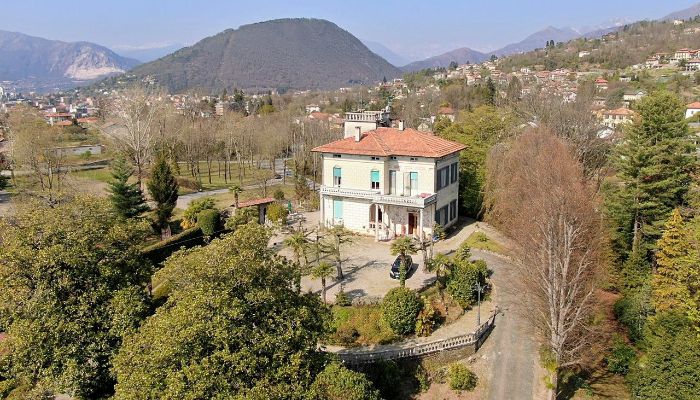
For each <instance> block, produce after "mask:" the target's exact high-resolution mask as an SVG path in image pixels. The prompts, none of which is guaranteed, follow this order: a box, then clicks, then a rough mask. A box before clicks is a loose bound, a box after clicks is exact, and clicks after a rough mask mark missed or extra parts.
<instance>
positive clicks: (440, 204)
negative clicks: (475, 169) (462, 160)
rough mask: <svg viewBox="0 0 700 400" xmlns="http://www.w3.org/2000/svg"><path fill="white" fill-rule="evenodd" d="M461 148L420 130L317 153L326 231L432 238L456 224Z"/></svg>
mask: <svg viewBox="0 0 700 400" xmlns="http://www.w3.org/2000/svg"><path fill="white" fill-rule="evenodd" d="M464 148H465V146H463V145H462V144H460V143H456V142H452V141H449V140H445V139H442V138H439V137H437V136H433V135H432V134H430V133H426V132H419V131H417V130H415V129H403V124H402V123H399V128H398V129H396V128H388V127H378V128H376V129H373V130H370V131H366V132H363V131H362V128H361V127H360V126H357V127H355V132H354V133H351V134H347V133H346V135H345V138H344V139H341V140H337V141H335V142H331V143H328V144H325V145H323V146H319V147H316V148H314V149H313V150H312V151H314V152H317V153H321V156H322V158H323V177H322V186H321V190H320V196H321V216H320V223H321V224H322V225H323V226H334V225H344V226H345V227H346V228H348V229H350V230H352V231H355V232H359V233H363V234H367V235H373V236H374V237H375V239H376V240H390V239H392V238H394V237H396V236H401V235H411V236H415V237H422V236H425V235H431V234H432V230H433V224H434V223H438V224H440V225H442V226H450V225H452V224H454V223H455V222H456V221H457V198H458V182H459V179H458V171H459V152H460V151H462V150H463V149H464Z"/></svg>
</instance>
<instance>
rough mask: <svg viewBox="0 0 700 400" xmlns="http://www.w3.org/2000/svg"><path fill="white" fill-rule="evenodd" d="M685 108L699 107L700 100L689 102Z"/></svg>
mask: <svg viewBox="0 0 700 400" xmlns="http://www.w3.org/2000/svg"><path fill="white" fill-rule="evenodd" d="M686 108H693V109H700V102H697V101H696V102H694V103H690V104H688V105H687V106H686Z"/></svg>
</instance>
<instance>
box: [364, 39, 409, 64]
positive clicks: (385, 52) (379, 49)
mask: <svg viewBox="0 0 700 400" xmlns="http://www.w3.org/2000/svg"><path fill="white" fill-rule="evenodd" d="M362 43H364V44H365V46H367V48H368V49H370V50H372V52H374V53H375V54H378V55H379V56H381V57H382V58H383V59H385V60H387V61H389V63H391V65H394V66H399V65H404V64H408V63H409V61H410V60H408V59H406V58H405V57H403V56H402V55H399V54H396V52H394V51H393V50H391V49H390V48H388V47H386V46H384V45H383V44H381V43H379V42H374V41H371V40H363V41H362Z"/></svg>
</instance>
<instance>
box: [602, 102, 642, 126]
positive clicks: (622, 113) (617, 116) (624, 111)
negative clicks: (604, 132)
mask: <svg viewBox="0 0 700 400" xmlns="http://www.w3.org/2000/svg"><path fill="white" fill-rule="evenodd" d="M635 115H636V113H635V112H634V111H632V110H630V109H629V108H624V107H622V108H617V109H615V110H604V111H603V112H602V117H603V125H605V126H607V127H608V128H613V129H615V128H617V127H618V126H619V125H621V124H626V123H628V122H632V118H633V117H634V116H635Z"/></svg>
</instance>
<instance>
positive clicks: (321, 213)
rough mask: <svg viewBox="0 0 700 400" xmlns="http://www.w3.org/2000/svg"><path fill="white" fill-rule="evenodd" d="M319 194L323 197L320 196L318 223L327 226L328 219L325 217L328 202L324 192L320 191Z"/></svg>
mask: <svg viewBox="0 0 700 400" xmlns="http://www.w3.org/2000/svg"><path fill="white" fill-rule="evenodd" d="M318 195H319V196H320V197H321V198H320V201H319V204H320V205H319V208H320V210H319V216H318V225H319V226H320V227H325V226H326V219H325V218H326V217H325V213H326V202H325V198H324V196H323V193H319V194H318Z"/></svg>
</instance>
